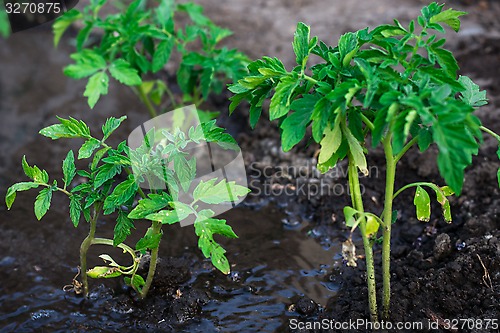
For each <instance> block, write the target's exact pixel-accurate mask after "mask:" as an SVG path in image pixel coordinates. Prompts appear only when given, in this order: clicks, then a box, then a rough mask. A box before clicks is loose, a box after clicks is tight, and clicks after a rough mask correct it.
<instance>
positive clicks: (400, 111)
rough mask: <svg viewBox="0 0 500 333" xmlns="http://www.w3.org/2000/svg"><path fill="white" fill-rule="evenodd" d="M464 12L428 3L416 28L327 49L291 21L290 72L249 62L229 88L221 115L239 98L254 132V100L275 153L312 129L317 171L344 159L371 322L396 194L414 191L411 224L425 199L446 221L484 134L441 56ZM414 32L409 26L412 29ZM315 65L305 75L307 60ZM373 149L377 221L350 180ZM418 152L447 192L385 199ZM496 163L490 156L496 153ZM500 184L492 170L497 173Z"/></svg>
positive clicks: (349, 37)
mask: <svg viewBox="0 0 500 333" xmlns="http://www.w3.org/2000/svg"><path fill="white" fill-rule="evenodd" d="M464 14H465V13H464V12H459V11H455V10H452V9H448V10H443V6H442V5H438V4H436V3H432V4H430V5H429V6H427V7H424V8H423V9H422V15H421V16H419V17H418V19H417V21H416V23H415V21H411V22H410V24H409V26H408V27H405V26H403V25H401V24H400V22H398V21H397V20H394V24H391V25H381V26H379V27H376V28H375V29H373V30H369V29H368V28H366V29H363V30H359V31H357V32H349V33H346V34H344V35H342V36H341V37H340V39H339V41H338V45H337V46H334V47H332V46H328V45H327V44H325V43H324V42H318V39H317V38H316V37H314V38H310V29H309V27H308V26H307V25H305V24H303V23H299V24H298V26H297V30H296V32H295V37H294V41H293V49H294V52H295V55H296V61H297V67H295V68H294V69H293V70H292V71H288V70H287V69H286V68H285V67H284V65H283V63H282V62H281V61H280V60H279V59H277V58H269V57H264V58H262V59H261V60H257V61H255V62H252V63H251V64H250V65H249V66H248V69H249V72H250V74H249V75H248V76H246V77H244V78H243V79H241V80H240V81H239V82H238V83H236V84H233V85H231V86H230V90H231V91H232V92H233V93H234V94H235V95H234V96H233V97H232V98H231V99H232V105H231V107H230V111H231V112H232V111H233V110H234V108H235V107H236V106H237V105H238V104H239V103H240V102H242V101H243V100H247V101H249V102H250V123H251V126H252V127H253V126H255V124H256V123H257V121H258V119H259V117H260V115H261V112H262V105H263V102H264V101H265V100H266V99H267V98H269V97H270V96H271V95H272V97H271V98H270V99H271V101H270V106H269V117H270V120H275V119H277V120H279V123H280V129H281V139H282V147H283V150H285V151H288V150H290V149H291V148H292V147H293V146H295V145H296V144H297V143H298V142H299V141H301V140H302V139H303V137H304V136H305V134H306V128H307V127H308V126H311V127H312V138H313V139H314V141H316V142H317V143H319V144H320V146H321V150H320V154H319V157H318V169H319V170H320V171H322V172H326V171H328V170H329V169H330V168H332V167H334V166H335V165H336V163H337V162H338V161H339V160H342V159H345V158H347V159H348V162H349V163H348V165H349V166H348V178H349V188H350V195H351V199H352V206H349V207H345V208H344V215H345V219H346V223H347V225H348V226H349V227H352V228H353V230H354V229H355V228H357V229H359V230H360V232H361V236H362V239H363V245H364V249H365V254H366V264H367V265H366V270H367V284H368V301H369V311H370V316H371V320H372V321H377V320H378V316H379V313H378V309H377V298H376V289H375V286H376V285H375V267H374V259H373V246H374V243H375V240H376V239H377V235H378V234H379V229H381V234H382V271H383V272H382V276H383V301H382V304H383V311H382V315H383V318H384V319H388V317H389V305H390V295H391V293H390V244H391V226H392V224H393V223H394V222H395V218H396V216H395V214H394V212H393V201H394V199H395V197H396V196H398V195H399V194H400V193H401V192H402V191H404V190H406V189H408V188H416V192H415V199H414V204H415V206H416V212H417V218H418V219H419V220H422V221H429V218H430V213H431V212H430V197H429V194H428V192H427V189H430V190H431V191H433V192H435V194H436V197H437V201H438V202H439V204H440V205H441V206H442V210H443V215H444V219H445V220H446V221H447V222H451V213H450V204H449V201H448V197H449V196H450V195H452V194H454V193H455V194H457V195H458V194H460V192H461V190H462V185H463V179H464V169H465V168H466V167H467V166H468V165H470V164H471V163H472V156H473V155H476V154H477V153H478V149H479V145H480V143H481V142H482V140H483V138H482V131H485V132H487V133H489V134H491V135H493V136H494V137H495V138H496V139H498V140H499V143H500V137H499V136H498V135H497V134H495V133H494V132H493V131H491V130H489V129H487V128H485V127H484V126H483V125H482V124H481V121H480V120H479V119H478V118H477V117H476V116H475V115H474V110H475V109H476V108H478V107H480V106H482V105H485V104H486V103H487V100H486V93H485V92H484V91H480V90H479V87H478V86H477V85H476V84H474V83H473V82H472V81H471V79H469V78H468V77H466V76H460V77H457V70H458V69H459V67H458V65H457V62H456V60H455V58H454V57H453V54H452V53H451V52H450V51H448V50H446V49H444V48H443V45H444V44H445V40H444V39H440V38H439V37H438V36H437V35H436V33H435V32H439V33H445V30H444V26H445V25H447V26H449V27H451V28H452V29H453V30H455V31H458V30H459V28H460V21H459V17H460V16H461V15H464ZM417 25H418V26H417ZM312 55H314V56H317V57H319V62H318V64H317V65H314V66H312V67H310V68H308V66H307V64H308V59H309V57H310V56H312ZM369 137H370V138H371V147H373V148H374V147H377V146H378V145H379V144H381V145H382V147H383V149H384V151H385V158H386V188H385V200H384V210H383V212H382V214H381V215H380V216H378V215H376V214H374V213H371V212H366V211H365V209H364V208H363V198H362V195H361V190H360V184H359V173H358V172H361V173H363V174H368V167H367V162H366V154H367V149H366V147H365V146H366V145H367V144H366V141H367V139H368V138H369ZM415 144H416V145H418V147H419V148H420V151H422V152H423V151H425V150H427V149H428V148H429V146H430V145H431V144H435V145H437V148H438V149H439V155H438V159H437V164H438V167H439V172H440V174H441V175H442V177H443V178H444V180H445V182H446V183H447V186H438V185H435V184H432V183H428V182H421V183H412V184H408V185H406V186H404V187H402V188H401V189H399V190H397V191H395V189H394V187H395V177H396V165H397V163H398V161H399V160H400V159H401V158H402V157H403V156H404V155H405V153H406V152H407V151H408V150H409V149H410V148H411V147H412V146H413V145H415ZM498 155H499V158H500V149H499V151H498ZM498 178H499V186H500V171H499V173H498Z"/></svg>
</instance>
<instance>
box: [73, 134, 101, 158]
mask: <svg viewBox="0 0 500 333" xmlns="http://www.w3.org/2000/svg"><path fill="white" fill-rule="evenodd" d="M100 146H101V142H100V141H99V140H97V139H94V138H90V139H89V140H87V141H85V143H84V144H83V145H82V147H81V148H80V150H79V151H78V159H79V160H81V159H85V158H89V157H90V156H92V154H93V153H94V150H96V149H97V148H99V147H100Z"/></svg>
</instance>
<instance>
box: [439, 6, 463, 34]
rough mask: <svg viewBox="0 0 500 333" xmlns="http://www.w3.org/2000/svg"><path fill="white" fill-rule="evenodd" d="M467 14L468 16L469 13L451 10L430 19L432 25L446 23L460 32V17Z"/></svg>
mask: <svg viewBox="0 0 500 333" xmlns="http://www.w3.org/2000/svg"><path fill="white" fill-rule="evenodd" d="M465 14H467V12H461V11H458V10H453V9H451V8H450V9H448V10H445V11H443V12H441V13H439V14H437V15H434V16H432V17H431V19H430V23H444V24H446V25H448V26H449V27H450V28H452V29H453V30H455V31H456V32H458V30H460V19H459V17H460V16H462V15H465Z"/></svg>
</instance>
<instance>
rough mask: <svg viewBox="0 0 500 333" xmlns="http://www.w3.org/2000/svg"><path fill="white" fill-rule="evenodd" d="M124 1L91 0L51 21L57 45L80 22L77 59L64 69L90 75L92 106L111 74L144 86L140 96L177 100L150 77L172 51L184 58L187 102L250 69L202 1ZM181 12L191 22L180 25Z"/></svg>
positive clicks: (181, 78) (181, 72)
mask: <svg viewBox="0 0 500 333" xmlns="http://www.w3.org/2000/svg"><path fill="white" fill-rule="evenodd" d="M123 6H124V5H123V4H122V3H120V2H118V3H113V4H112V3H108V1H107V0H102V1H91V2H90V4H89V5H87V6H86V7H84V8H83V10H81V11H80V10H77V9H72V10H70V11H68V12H67V13H65V14H64V15H63V16H61V17H59V18H58V19H57V20H56V21H55V23H54V25H53V31H54V44H55V45H56V46H57V44H58V43H59V41H60V39H61V36H62V35H63V34H64V32H65V31H66V30H67V29H68V27H69V26H70V25H71V24H73V23H75V22H79V23H80V24H81V26H82V28H81V29H80V31H79V32H78V34H77V37H76V51H77V52H76V53H74V54H73V55H72V56H71V58H72V59H73V60H74V62H75V63H74V64H71V65H69V66H67V67H66V68H65V69H64V73H65V74H66V75H67V76H69V77H71V78H75V79H84V78H88V83H87V86H86V89H85V92H84V96H86V97H87V98H88V104H89V106H90V107H91V108H93V107H94V106H95V104H96V103H97V101H98V100H99V99H100V97H101V96H102V95H106V94H107V93H108V86H109V78H110V76H111V77H112V78H113V79H115V80H117V81H118V82H120V83H122V84H124V85H126V86H130V87H133V89H134V90H136V91H142V92H140V93H139V95H141V93H144V96H140V97H141V99H144V98H148V99H150V100H152V101H153V102H154V103H155V104H156V105H162V103H163V100H164V99H165V98H169V99H170V103H171V104H172V105H174V106H177V101H175V100H173V99H172V98H173V96H172V94H171V92H170V89H168V88H167V86H166V85H165V84H164V83H163V82H162V81H157V80H151V81H146V79H148V80H149V78H155V75H157V73H158V72H160V71H162V70H163V69H164V68H165V66H166V64H167V63H168V62H169V60H170V58H171V56H172V54H173V53H174V52H177V54H178V55H179V56H180V58H181V62H180V64H179V65H178V68H177V71H176V72H177V83H178V85H179V87H180V88H181V90H182V92H183V93H184V94H185V97H184V99H183V100H184V101H185V102H192V103H194V104H197V105H198V104H199V103H200V102H201V101H202V100H204V99H206V98H207V97H208V95H209V94H210V93H211V92H215V93H220V92H221V91H222V88H223V87H224V84H225V82H226V81H227V80H228V79H229V80H232V81H236V80H238V79H239V78H241V77H242V76H243V75H244V74H245V73H246V70H245V67H246V65H247V64H248V60H247V58H246V56H245V55H243V54H242V53H241V52H238V51H237V50H234V49H227V48H225V47H220V46H219V44H220V42H221V41H222V40H223V39H224V38H226V37H227V36H229V35H231V32H230V31H229V30H227V29H223V28H220V27H218V26H216V25H215V24H214V23H213V22H212V21H211V20H210V19H208V18H207V17H206V16H205V15H204V14H203V8H202V7H201V6H199V5H196V4H194V3H175V1H173V0H160V1H145V0H135V1H133V2H132V3H131V4H130V5H129V6H128V8H127V9H126V10H123V9H122V8H123ZM102 8H106V10H105V11H104V10H103V11H102V12H106V14H103V13H102V12H101V9H102ZM178 16H181V17H182V16H187V17H189V19H190V22H188V23H186V24H185V25H180V24H179V23H178V22H179V19H178ZM94 32H97V34H98V36H99V39H98V42H97V43H95V42H91V40H92V41H93V37H92V35H93V33H94ZM166 93H167V94H166Z"/></svg>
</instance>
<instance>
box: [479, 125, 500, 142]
mask: <svg viewBox="0 0 500 333" xmlns="http://www.w3.org/2000/svg"><path fill="white" fill-rule="evenodd" d="M480 129H481V130H482V131H484V132H486V133H488V134H489V135H491V136H492V137H494V138H495V139H497V140H498V141H500V135H498V134H496V133H495V132H493V131H492V130H490V129H489V128H487V127H484V126H481V127H480Z"/></svg>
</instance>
